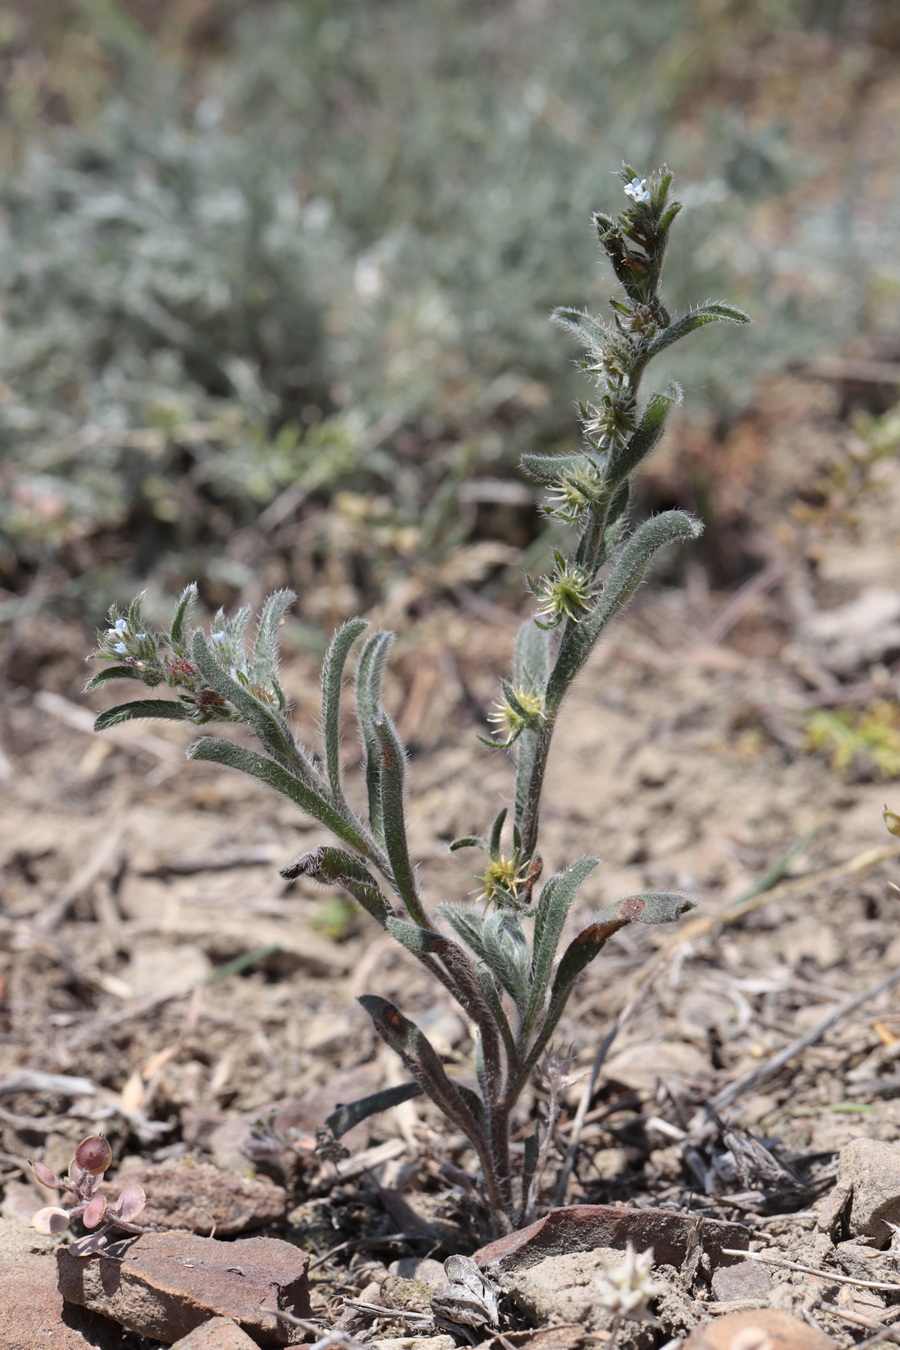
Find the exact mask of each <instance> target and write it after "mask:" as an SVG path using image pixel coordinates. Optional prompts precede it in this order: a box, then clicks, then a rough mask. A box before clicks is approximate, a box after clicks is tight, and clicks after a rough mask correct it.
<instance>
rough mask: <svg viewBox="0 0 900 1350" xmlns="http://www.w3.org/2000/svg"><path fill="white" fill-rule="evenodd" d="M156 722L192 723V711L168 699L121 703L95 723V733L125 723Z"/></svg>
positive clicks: (140, 699) (107, 711)
mask: <svg viewBox="0 0 900 1350" xmlns="http://www.w3.org/2000/svg"><path fill="white" fill-rule="evenodd" d="M143 720H155V721H165V722H190V721H192V720H193V719H192V717H191V714H190V710H189V709H188V708H187V707H185V705H184V704H183V703H176V702H175V701H174V700H171V699H166V698H139V699H135V701H134V702H133V703H120V704H119V706H118V707H117V708H107V710H106V712H102V713H101V714H100V716H99V717H98V718H97V719H96V720H95V722H94V730H95V731H109V729H110V727H118V726H121V725H122V723H123V722H138V721H143Z"/></svg>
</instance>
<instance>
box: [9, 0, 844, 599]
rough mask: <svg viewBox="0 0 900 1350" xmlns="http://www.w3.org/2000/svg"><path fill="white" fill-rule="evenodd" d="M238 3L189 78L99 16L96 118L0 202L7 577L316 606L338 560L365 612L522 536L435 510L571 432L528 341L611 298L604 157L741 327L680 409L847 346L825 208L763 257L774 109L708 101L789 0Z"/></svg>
mask: <svg viewBox="0 0 900 1350" xmlns="http://www.w3.org/2000/svg"><path fill="white" fill-rule="evenodd" d="M236 8H237V19H236V22H235V25H234V27H233V31H232V36H231V38H230V40H229V41H228V42H227V43H226V44H225V50H224V53H223V54H222V55H217V56H216V59H215V60H210V61H209V62H208V63H207V64H206V66H205V68H204V69H203V70H202V71H201V74H200V75H199V76H198V74H197V71H196V65H197V62H196V54H195V53H192V52H190V51H188V50H184V51H183V52H182V53H181V54H179V53H178V52H177V51H174V53H173V46H172V42H171V32H172V31H173V29H172V25H171V24H170V25H169V28H168V29H167V32H168V33H169V39H168V40H167V42H166V44H164V47H165V54H164V52H163V45H160V44H157V45H156V46H154V45H153V43H152V42H150V41H149V40H144V42H143V44H142V43H141V42H140V41H138V40H137V39H136V36H135V35H136V34H138V35H139V33H140V30H139V29H138V28H136V26H135V24H134V23H133V22H131V21H130V20H129V21H127V22H126V21H125V20H126V19H127V11H126V9H125V7H124V6H119V5H116V4H115V3H113V0H104V3H103V4H102V5H100V4H95V5H92V6H88V7H86V8H85V9H84V10H83V12H82V18H81V19H80V20H79V22H80V23H81V24H82V26H83V25H84V24H88V25H90V24H91V23H93V24H94V28H93V29H92V30H91V32H92V40H93V41H94V43H95V45H97V44H99V45H100V46H101V47H102V48H103V49H104V50H106V51H107V52H108V54H109V60H108V67H107V69H106V78H107V79H108V81H109V89H108V93H109V98H108V100H107V102H108V106H107V108H106V110H105V111H104V112H103V113H102V115H97V114H95V112H94V111H93V110H94V109H95V108H96V107H97V106H98V105H99V102H100V100H98V99H96V98H94V99H88V98H87V97H85V98H84V99H83V103H84V106H85V107H88V108H90V109H91V112H90V115H85V118H84V120H83V123H82V124H81V125H78V126H69V127H65V128H61V129H58V130H57V131H56V132H54V133H53V134H52V135H48V136H45V137H44V138H43V140H42V142H41V143H40V144H35V143H32V144H30V147H29V149H28V152H27V153H26V154H25V155H24V157H23V159H22V162H21V163H20V165H19V166H18V167H17V170H16V172H15V174H12V175H10V176H9V177H8V178H7V180H6V181H5V183H4V184H3V187H2V207H3V211H4V216H5V230H4V232H3V235H2V237H0V278H2V284H3V288H4V292H5V294H6V297H7V298H6V302H5V308H4V313H3V317H2V325H3V331H2V334H0V337H2V341H3V347H4V360H3V365H4V379H5V384H4V387H3V390H2V402H0V448H2V452H3V457H4V464H3V466H2V468H0V529H2V531H3V533H4V534H5V536H6V541H7V542H6V544H5V545H4V546H2V547H0V583H2V584H5V585H6V586H8V587H11V588H14V589H15V588H20V587H21V586H23V585H24V584H25V583H26V582H27V579H28V576H29V575H30V574H31V572H32V571H33V570H34V568H35V567H36V566H38V565H39V563H40V562H41V560H42V559H43V560H44V561H45V562H46V560H47V559H48V558H50V559H52V560H55V565H56V566H57V567H58V569H59V570H60V573H61V574H62V575H73V576H74V575H75V574H79V573H80V574H84V575H86V576H87V578H88V579H87V581H86V582H84V583H82V590H83V591H84V590H85V589H87V590H88V591H89V592H90V601H91V608H92V610H93V611H94V613H96V612H97V610H99V609H101V608H103V607H105V605H106V603H107V601H108V600H109V599H110V598H111V595H110V592H111V590H117V591H120V592H121V591H125V590H130V589H131V587H132V577H133V576H135V575H136V576H138V577H140V578H143V577H144V576H146V575H149V574H154V575H155V576H156V577H157V579H158V581H159V582H160V584H162V585H165V586H171V587H175V586H177V585H180V583H181V582H182V580H183V578H184V576H185V574H186V573H193V572H195V571H196V570H198V568H199V569H200V570H201V571H205V572H206V574H207V576H208V578H209V577H211V578H212V582H214V583H215V585H217V586H219V587H220V588H221V587H224V588H226V589H227V588H228V587H234V588H240V589H244V588H246V587H247V585H248V584H249V582H250V581H251V580H252V579H253V578H254V577H255V574H256V572H257V571H258V569H259V567H260V566H261V564H262V562H263V561H264V560H265V559H268V563H267V565H269V566H270V572H269V575H268V576H267V578H266V579H265V580H264V581H261V582H259V585H260V586H261V587H263V586H265V585H274V584H281V583H282V582H287V583H289V584H292V585H293V586H295V587H296V588H297V589H298V590H300V591H301V593H303V592H304V591H306V590H307V588H308V586H309V584H310V583H311V582H313V581H315V580H316V579H317V578H318V579H319V580H321V579H322V578H323V577H325V576H328V575H330V574H331V573H332V572H333V570H334V569H333V565H332V564H333V563H334V559H335V557H336V556H339V558H340V566H339V568H338V571H339V572H340V577H341V585H343V586H344V588H345V590H346V591H347V592H348V594H347V595H346V596H345V597H344V598H343V599H339V600H336V601H335V604H336V606H337V609H338V610H340V609H341V608H343V606H344V600H346V607H347V609H353V608H355V607H357V606H359V605H361V604H362V605H365V604H367V603H369V602H370V601H371V600H372V599H373V598H374V596H375V593H376V592H377V590H378V589H379V588H381V587H383V586H385V585H390V584H391V581H392V579H393V580H395V581H396V579H397V578H398V577H402V576H404V575H407V574H408V573H409V570H410V568H411V567H414V566H416V565H417V564H418V563H419V561H420V560H421V558H422V557H423V555H424V556H425V557H426V559H427V558H432V559H433V560H435V561H439V560H440V559H441V558H444V557H446V556H447V553H448V550H449V549H450V548H451V547H455V546H457V545H459V544H460V543H461V542H463V541H464V540H466V539H468V541H469V542H470V543H473V542H476V541H477V540H478V538H479V537H480V536H483V535H485V534H487V535H488V536H490V535H492V534H496V533H498V532H499V533H500V534H503V533H504V531H508V530H510V529H514V530H515V529H518V530H520V531H521V530H523V529H524V530H525V531H526V532H527V531H532V532H533V531H534V530H535V528H536V514H535V511H534V509H533V507H532V506H529V505H528V502H527V496H526V498H525V500H524V504H520V505H518V506H517V505H513V506H512V507H504V508H503V509H501V510H499V511H498V510H494V509H493V506H492V504H491V500H492V499H491V494H492V492H494V495H495V496H498V494H497V492H495V491H494V489H492V488H490V487H487V488H485V491H484V493H483V494H482V496H483V498H484V501H485V502H486V503H487V505H486V506H485V505H482V506H476V507H475V508H474V509H472V510H470V511H469V513H468V516H467V518H466V519H465V520H464V521H463V522H462V527H460V525H459V524H458V523H455V522H454V521H453V520H452V519H451V516H450V514H448V512H447V511H446V510H445V506H446V501H445V499H443V498H441V497H440V489H441V487H442V485H444V484H446V483H447V481H448V479H452V477H453V476H454V475H458V474H459V473H460V472H461V471H462V470H463V468H465V467H467V466H470V468H471V473H473V474H475V475H476V476H478V475H480V476H481V477H482V478H485V479H487V480H489V482H495V481H496V480H502V479H508V478H509V477H510V476H514V475H515V474H516V465H517V462H518V459H519V456H520V455H521V453H522V452H523V451H527V450H534V449H540V448H546V447H547V446H552V445H555V444H558V443H560V442H561V441H565V440H567V439H569V438H572V437H573V436H574V435H575V417H574V402H575V397H576V390H577V386H576V383H575V371H574V368H573V365H572V358H573V357H574V355H575V353H574V351H567V350H566V347H565V344H564V342H563V341H561V339H560V337H559V335H558V333H556V332H555V330H553V329H552V327H551V325H550V324H549V323H548V321H547V315H548V312H549V310H550V308H551V307H552V306H553V305H556V304H571V305H582V304H584V303H593V304H595V305H596V301H597V297H596V296H591V295H585V294H584V293H583V277H584V275H585V274H586V272H587V270H588V266H589V261H590V260H591V259H592V258H593V256H594V248H595V244H594V240H593V238H592V237H591V232H590V230H589V229H586V228H585V221H586V220H587V218H588V216H589V214H590V212H591V211H592V210H593V209H596V208H598V207H600V206H601V205H603V204H604V203H605V202H607V201H608V198H609V196H610V194H611V193H613V192H614V191H615V185H614V181H613V180H612V179H611V178H610V176H609V173H610V170H611V169H613V168H614V167H615V166H616V164H617V163H618V161H619V159H620V158H621V157H622V155H623V154H624V155H626V156H627V158H628V159H629V160H630V161H632V162H635V163H655V162H658V161H660V160H662V159H665V158H668V159H669V161H670V162H671V163H672V165H673V167H675V168H676V169H677V171H678V177H679V188H680V195H681V196H682V197H683V198H684V200H685V201H686V204H687V206H688V207H690V206H691V204H692V203H697V202H698V201H700V200H702V201H704V202H705V203H707V206H706V208H705V209H704V211H703V212H700V213H697V216H698V222H702V224H701V223H695V224H693V226H692V225H691V215H690V211H689V210H688V211H686V212H685V216H686V218H687V224H686V225H685V227H684V228H683V229H682V235H681V241H680V249H679V252H678V255H677V256H676V257H673V259H672V264H671V288H670V289H671V293H672V294H673V295H674V296H675V297H677V296H678V295H679V294H686V293H688V292H690V293H692V294H694V295H696V294H698V293H703V292H704V291H706V292H707V293H708V294H709V295H710V296H712V297H714V296H715V295H716V294H718V293H719V292H724V291H725V290H726V289H727V291H728V293H729V295H730V296H731V297H732V298H733V299H734V300H735V301H737V302H738V303H740V304H742V305H744V306H745V307H746V308H748V309H749V310H751V311H752V312H753V314H754V316H755V317H757V319H758V320H760V321H759V322H758V324H757V326H756V330H755V336H754V335H751V340H750V343H749V344H748V343H747V342H744V343H743V344H742V345H741V347H740V349H738V347H737V345H736V344H734V343H732V342H730V341H729V339H728V338H724V339H719V340H717V341H716V342H714V343H710V342H708V343H707V344H706V345H705V346H704V344H700V343H698V344H697V346H696V349H695V351H694V352H693V354H692V355H690V356H688V357H687V358H683V357H681V355H680V353H679V355H678V356H677V357H673V360H672V368H673V372H674V373H677V375H678V376H679V378H680V379H682V381H683V382H685V383H686V384H688V385H689V386H690V387H691V393H692V396H693V398H694V401H695V402H696V401H697V398H698V396H699V398H700V400H701V401H702V400H703V399H704V398H705V400H706V404H707V407H709V408H710V409H712V410H713V411H714V412H717V413H721V412H723V411H728V410H730V409H734V408H735V407H737V406H740V403H741V401H742V400H744V399H746V398H747V396H748V394H749V392H750V389H751V387H752V386H751V382H750V374H749V373H750V372H752V374H753V377H756V376H758V374H759V372H760V370H761V369H763V368H764V367H765V366H766V365H768V366H770V367H771V366H773V365H777V364H783V363H784V362H785V360H787V359H789V358H790V357H792V356H797V355H800V354H803V355H806V354H809V353H810V351H811V350H812V349H813V348H814V347H815V345H816V344H817V343H821V342H822V341H823V340H826V339H828V340H831V341H833V340H834V339H835V335H836V334H837V332H838V331H839V330H840V326H841V323H842V322H845V321H847V318H848V315H849V314H850V311H849V310H848V307H847V303H846V289H845V286H844V283H845V281H846V280H847V274H848V270H849V271H852V269H847V268H846V266H845V265H844V258H845V252H842V250H844V245H845V242H846V240H845V237H844V236H845V234H846V227H847V226H846V220H845V219H844V218H843V217H840V212H836V211H834V210H832V209H831V207H830V206H828V207H827V209H823V210H816V209H815V208H814V205H813V204H812V203H809V204H807V205H805V206H804V208H803V209H802V210H800V211H799V212H796V213H795V214H796V217H797V221H796V229H795V231H794V233H793V234H791V233H790V232H788V233H787V234H784V233H783V232H782V233H779V230H780V229H781V225H782V222H783V220H784V219H786V217H785V214H784V213H785V210H786V207H785V203H787V202H789V201H790V199H791V194H794V195H796V193H797V190H798V184H802V182H803V177H804V173H805V172H806V171H807V167H806V161H805V160H803V159H802V158H801V157H799V156H798V154H797V152H796V151H795V150H793V149H792V148H791V143H790V136H789V131H788V128H787V124H786V123H785V122H784V120H783V119H780V115H779V109H778V108H777V107H773V108H772V109H771V110H770V112H769V113H768V115H765V116H762V117H760V116H759V115H758V113H757V114H756V115H755V116H754V117H753V119H750V118H747V117H745V116H744V115H743V114H742V112H741V110H740V108H739V107H738V106H731V107H724V108H723V107H717V106H716V105H715V99H716V98H718V99H719V101H720V103H722V104H726V103H728V102H729V99H728V95H727V93H726V92H724V91H723V88H722V85H721V79H722V72H723V70H724V69H726V68H727V59H726V58H727V56H728V53H729V52H730V51H731V49H732V47H733V46H735V45H736V44H738V43H750V44H751V45H752V43H753V42H754V41H756V42H757V43H758V42H760V41H762V39H763V36H764V35H767V34H770V33H771V31H772V29H773V25H774V26H775V27H777V25H778V24H781V25H782V26H783V28H784V31H785V33H787V34H788V35H790V34H799V35H800V36H802V25H803V23H804V22H806V21H807V20H808V19H809V18H810V16H809V15H808V14H807V10H808V6H804V5H802V4H800V3H799V0H798V3H796V4H794V5H787V6H780V7H776V9H777V10H778V16H775V15H773V14H770V13H769V9H768V8H767V7H766V5H765V4H764V3H758V4H756V5H749V6H748V5H741V6H737V5H735V4H732V3H730V0H707V2H706V3H694V2H693V0H680V3H675V4H673V3H671V0H647V2H646V3H645V4H643V5H641V6H640V8H639V10H638V9H636V8H635V7H634V6H632V5H628V4H626V3H625V2H624V0H617V3H615V4H610V5H603V6H597V5H587V4H584V3H581V0H554V3H552V4H551V3H539V2H538V0H535V3H533V4H531V5H529V6H521V5H507V4H493V5H485V4H482V3H474V2H471V3H462V4H459V5H456V6H441V5H432V4H429V3H425V0H388V2H386V3H379V4H372V3H368V2H366V3H363V0H304V3H303V4H302V5H297V4H289V5H278V4H273V5H267V6H264V7H262V8H260V7H257V6H250V5H243V6H241V5H238V6H237V7H236ZM174 10H176V11H177V6H174ZM830 13H831V11H829V14H830ZM85 15H86V16H87V17H85ZM812 17H813V18H814V19H815V21H816V22H820V21H821V18H820V17H818V18H817V17H816V16H812ZM832 19H833V16H832ZM829 21H831V20H829ZM717 80H719V81H720V83H719V85H717V84H716V81H717ZM709 88H711V89H712V90H713V95H712V96H711V97H710V96H709V95H708V93H707V92H705V91H706V90H707V89H709ZM717 90H718V92H716V91H717ZM701 91H704V92H702V93H701ZM698 101H699V104H700V107H699V110H698V109H697V108H696V107H695V104H697V103H698ZM773 205H774V206H775V208H776V209H775V211H774V212H773ZM710 208H712V209H710ZM779 212H780V213H781V214H779ZM839 217H840V219H839ZM692 228H693V234H692V233H691V230H692ZM841 230H843V231H844V234H841ZM701 231H702V232H701ZM851 280H852V282H853V285H854V286H856V288H857V303H856V308H854V309H853V310H852V317H853V318H854V319H855V318H856V316H857V313H858V310H859V306H860V305H861V304H863V300H862V299H861V298H860V296H859V294H858V292H859V288H860V287H863V288H864V287H865V286H866V285H868V284H869V281H868V274H866V276H865V277H863V276H862V274H861V272H860V269H859V268H857V270H856V273H855V274H854V275H853V276H852V277H851ZM754 343H755V350H754ZM738 362H740V364H738ZM336 488H337V489H339V490H340V492H341V493H343V494H344V495H343V497H342V498H341V499H340V500H341V502H342V503H343V508H346V509H343V510H338V512H337V517H338V527H337V528H336V525H335V517H334V513H332V517H331V519H330V520H329V519H328V518H327V517H326V516H325V513H324V512H323V510H322V508H323V506H325V505H328V504H329V503H332V502H333V501H334V492H335V489H336ZM347 494H349V496H348V495H347ZM476 496H477V494H476ZM502 496H503V494H502V492H501V493H499V498H502ZM436 501H437V505H435V504H434V503H435V502H436ZM441 501H443V502H444V505H443V506H442V505H441ZM354 503H355V504H354ZM428 503H432V505H431V507H430V510H431V513H432V514H431V516H430V517H428V518H427V519H426V520H423V511H424V510H425V507H426V504H428ZM261 513H266V514H263V516H262V523H263V525H264V526H265V528H266V529H267V530H268V531H269V532H270V535H271V544H270V545H266V544H264V543H263V542H262V541H261V540H260V539H259V538H254V537H253V534H252V527H253V525H254V522H257V521H258V520H259V518H260V515H261ZM340 519H343V520H344V521H345V523H346V522H347V521H356V522H357V523H359V522H360V521H368V522H371V521H373V520H375V521H377V520H384V521H385V522H386V523H385V524H384V528H382V529H381V533H380V536H379V535H378V532H377V530H370V531H369V533H368V536H367V537H362V536H361V533H360V531H359V530H356V531H354V529H353V528H349V527H348V528H347V529H342V528H340V526H339V522H340ZM376 536H377V537H376ZM378 539H380V543H379V542H378ZM347 550H349V554H348V553H347ZM372 550H374V553H375V556H371V551H372ZM211 556H214V557H216V558H217V560H218V561H217V563H216V566H215V567H214V568H212V569H210V568H209V567H204V566H203V559H204V558H208V557H211ZM329 560H330V561H329ZM272 568H274V571H273V570H271V569H272ZM98 569H100V570H99V571H98ZM494 571H496V568H495V567H492V566H491V565H487V564H486V565H485V566H484V568H483V569H482V570H481V573H480V576H481V578H482V579H483V578H484V577H486V576H490V575H492V574H493V572H494ZM476 572H477V569H476ZM123 573H124V574H125V575H123ZM128 574H130V575H128ZM113 578H115V582H114V581H113ZM212 582H211V584H212ZM73 584H75V583H73ZM215 598H216V600H217V601H219V600H224V599H227V598H228V596H227V595H225V596H223V595H221V594H217V595H216V596H215Z"/></svg>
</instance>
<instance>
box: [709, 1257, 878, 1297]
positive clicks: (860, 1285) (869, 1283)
mask: <svg viewBox="0 0 900 1350" xmlns="http://www.w3.org/2000/svg"><path fill="white" fill-rule="evenodd" d="M722 1255H723V1256H740V1257H741V1259H742V1260H744V1261H761V1262H762V1263H763V1265H766V1266H778V1268H779V1269H780V1270H796V1271H797V1272H798V1273H799V1274H800V1275H816V1276H817V1277H818V1278H819V1279H820V1280H826V1281H827V1282H828V1284H852V1285H853V1286H854V1288H856V1289H886V1290H888V1291H889V1292H890V1293H892V1294H898V1293H900V1282H898V1281H896V1280H895V1281H894V1282H893V1283H889V1282H888V1281H887V1280H858V1279H857V1278H856V1276H855V1275H838V1274H836V1273H835V1272H833V1271H830V1270H817V1269H816V1267H815V1266H804V1265H801V1264H800V1262H799V1261H786V1260H785V1258H784V1257H783V1256H769V1255H768V1253H766V1252H748V1251H743V1250H740V1249H739V1248H737V1247H723V1248H722Z"/></svg>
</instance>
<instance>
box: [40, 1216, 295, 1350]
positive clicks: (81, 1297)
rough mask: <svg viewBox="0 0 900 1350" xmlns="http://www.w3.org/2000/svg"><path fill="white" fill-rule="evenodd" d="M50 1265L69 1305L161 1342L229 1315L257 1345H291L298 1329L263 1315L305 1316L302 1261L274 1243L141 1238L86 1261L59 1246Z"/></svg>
mask: <svg viewBox="0 0 900 1350" xmlns="http://www.w3.org/2000/svg"><path fill="white" fill-rule="evenodd" d="M56 1260H57V1269H58V1273H59V1288H60V1291H61V1292H62V1294H63V1297H64V1298H66V1299H68V1301H69V1302H70V1303H77V1304H79V1306H81V1307H83V1308H90V1309H92V1310H93V1311H95V1312H100V1313H103V1314H104V1315H105V1316H107V1317H111V1318H112V1319H113V1320H114V1321H116V1322H119V1323H120V1324H121V1325H122V1326H123V1327H125V1328H126V1329H127V1330H129V1331H133V1332H136V1333H137V1334H138V1335H139V1336H146V1337H149V1338H151V1339H154V1340H159V1341H165V1342H166V1343H167V1344H171V1342H172V1341H177V1340H178V1339H179V1337H183V1336H186V1335H187V1334H188V1333H189V1332H191V1331H193V1330H194V1329H195V1328H196V1327H198V1326H201V1325H202V1323H204V1322H206V1321H208V1320H209V1318H210V1317H230V1318H231V1319H232V1320H233V1321H235V1322H237V1323H238V1325H239V1326H240V1327H241V1328H242V1329H243V1330H244V1331H246V1332H247V1333H248V1335H250V1336H252V1338H253V1339H254V1340H255V1341H256V1342H257V1344H258V1345H263V1346H280V1345H295V1344H298V1343H299V1342H300V1341H301V1340H302V1339H303V1337H302V1335H301V1333H300V1331H299V1329H298V1328H292V1327H291V1326H290V1325H289V1324H288V1323H286V1322H284V1321H282V1320H281V1319H279V1318H276V1317H274V1316H273V1315H272V1314H271V1313H267V1312H264V1311H263V1310H264V1309H266V1308H273V1309H278V1310H279V1311H281V1312H289V1313H293V1314H294V1316H295V1317H308V1316H309V1315H310V1306H309V1288H308V1281H307V1267H308V1265H309V1257H308V1255H307V1254H306V1253H305V1252H301V1251H299V1250H298V1249H297V1248H296V1247H292V1246H291V1244H290V1243H288V1242H281V1241H279V1240H277V1239H275V1238H260V1237H256V1238H238V1239H237V1241H235V1242H219V1241H218V1240H217V1239H215V1238H202V1237H195V1236H194V1235H193V1234H190V1233H142V1234H141V1236H140V1237H139V1238H136V1239H134V1240H130V1241H125V1242H119V1243H115V1244H114V1245H113V1246H111V1247H110V1248H109V1249H108V1251H107V1252H104V1253H102V1254H101V1255H99V1256H97V1257H93V1258H90V1259H87V1260H86V1259H84V1258H79V1257H77V1256H73V1255H72V1254H71V1252H69V1251H67V1250H66V1249H65V1248H62V1249H60V1250H59V1251H58V1252H57V1255H56Z"/></svg>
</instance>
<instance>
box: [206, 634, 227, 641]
mask: <svg viewBox="0 0 900 1350" xmlns="http://www.w3.org/2000/svg"><path fill="white" fill-rule="evenodd" d="M209 640H210V642H218V643H225V642H227V641H228V634H227V633H210V635H209Z"/></svg>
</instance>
